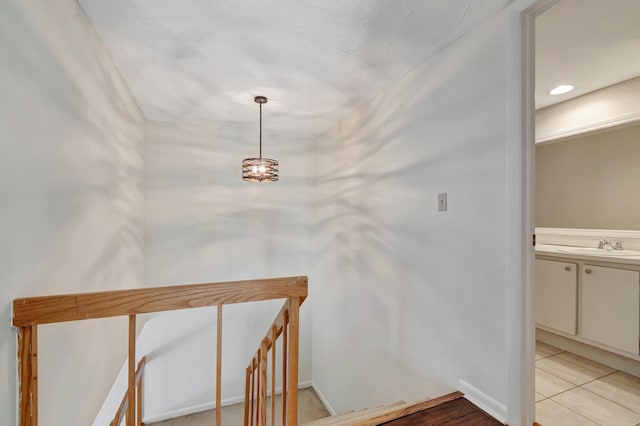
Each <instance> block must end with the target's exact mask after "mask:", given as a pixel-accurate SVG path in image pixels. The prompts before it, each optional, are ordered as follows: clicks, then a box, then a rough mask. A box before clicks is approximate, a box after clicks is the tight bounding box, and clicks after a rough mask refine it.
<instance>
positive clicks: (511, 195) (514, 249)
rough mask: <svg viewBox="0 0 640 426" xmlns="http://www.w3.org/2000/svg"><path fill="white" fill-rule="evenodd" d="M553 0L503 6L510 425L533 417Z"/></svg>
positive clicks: (527, 0) (526, 0) (520, 1)
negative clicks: (543, 64)
mask: <svg viewBox="0 0 640 426" xmlns="http://www.w3.org/2000/svg"><path fill="white" fill-rule="evenodd" d="M559 1H561V0H516V1H514V2H513V3H512V4H510V5H509V6H508V7H507V15H508V16H507V19H508V22H507V34H506V41H507V142H506V150H507V155H506V157H507V164H506V171H507V188H506V193H507V236H506V238H507V259H506V260H507V286H508V288H507V293H508V295H507V306H508V307H507V345H508V346H507V362H508V365H507V392H508V394H507V422H508V424H509V425H514V426H515V425H532V424H533V422H534V419H535V374H534V373H535V355H534V354H535V320H534V317H533V297H534V294H533V279H534V275H533V274H534V271H533V265H534V257H535V249H534V247H533V239H534V233H535V222H534V189H535V187H534V184H535V182H534V180H535V103H534V93H535V18H536V16H537V15H540V14H541V13H543V12H544V11H545V10H547V9H549V8H550V7H552V6H553V5H555V4H556V3H558V2H559Z"/></svg>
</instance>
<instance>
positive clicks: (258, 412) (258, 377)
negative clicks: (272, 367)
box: [254, 349, 262, 426]
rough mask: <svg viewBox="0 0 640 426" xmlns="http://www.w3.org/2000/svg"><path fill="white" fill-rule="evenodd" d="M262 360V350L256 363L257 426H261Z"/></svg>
mask: <svg viewBox="0 0 640 426" xmlns="http://www.w3.org/2000/svg"><path fill="white" fill-rule="evenodd" d="M261 360H262V354H261V353H260V349H258V356H257V361H256V372H255V373H254V374H255V375H256V377H257V379H256V382H257V387H256V426H261V425H260V361H261Z"/></svg>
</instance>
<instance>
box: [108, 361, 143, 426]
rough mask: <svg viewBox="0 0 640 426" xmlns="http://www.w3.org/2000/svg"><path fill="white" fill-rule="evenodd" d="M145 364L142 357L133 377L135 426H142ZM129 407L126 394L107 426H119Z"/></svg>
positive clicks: (127, 394)
mask: <svg viewBox="0 0 640 426" xmlns="http://www.w3.org/2000/svg"><path fill="white" fill-rule="evenodd" d="M146 364H147V357H146V356H143V357H142V359H141V360H140V362H139V363H138V368H137V369H136V377H135V388H136V402H137V404H136V426H142V425H143V423H142V377H143V373H144V366H145V365H146ZM128 407H129V393H128V392H126V393H125V394H124V396H123V397H122V402H120V406H119V407H118V411H117V412H116V415H115V417H114V418H113V420H112V421H111V423H109V426H120V423H121V422H122V419H124V418H125V414H126V412H127V408H128Z"/></svg>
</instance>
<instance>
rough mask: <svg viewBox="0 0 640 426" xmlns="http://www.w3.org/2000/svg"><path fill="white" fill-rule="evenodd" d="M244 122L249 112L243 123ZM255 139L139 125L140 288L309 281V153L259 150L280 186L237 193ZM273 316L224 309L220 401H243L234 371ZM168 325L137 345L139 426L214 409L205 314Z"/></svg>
mask: <svg viewBox="0 0 640 426" xmlns="http://www.w3.org/2000/svg"><path fill="white" fill-rule="evenodd" d="M268 105H269V104H267V106H266V107H265V108H268ZM256 110H257V107H256V105H255V104H253V105H249V106H248V107H247V114H252V113H256V112H257V111H256ZM265 125H267V126H268V121H265ZM257 136H258V135H257V122H256V123H255V125H254V126H253V127H250V128H248V129H246V128H244V127H234V126H227V127H223V128H221V129H218V130H214V129H212V128H207V127H201V126H187V125H177V124H168V123H158V122H153V121H150V122H149V123H148V125H147V157H146V159H147V163H146V167H147V173H146V188H147V216H146V217H147V221H146V224H147V225H146V259H145V265H146V270H145V272H146V275H145V281H146V284H147V285H154V286H155V285H165V284H177V283H199V282H215V281H226V280H238V279H253V278H269V277H278V276H293V275H308V274H309V271H308V257H309V254H310V242H309V223H310V212H309V200H310V188H309V183H310V181H311V176H310V175H311V172H312V168H311V166H310V162H311V155H310V152H311V146H312V144H311V143H309V142H306V143H305V141H304V140H300V139H298V138H295V137H291V136H288V135H273V136H270V137H268V138H265V141H264V142H265V145H264V150H265V151H264V152H265V155H267V156H270V157H272V158H275V159H277V160H279V161H280V170H281V177H280V181H279V182H277V183H263V184H259V183H249V182H243V181H242V178H241V167H240V164H241V161H242V159H243V158H245V157H253V156H255V155H256V154H257V148H258V147H257V142H258V138H257ZM313 285H314V283H313V280H312V279H311V281H310V286H313ZM281 305H282V302H281V301H277V302H260V303H252V304H241V305H230V306H227V307H225V308H224V313H225V315H224V318H223V326H224V330H223V336H224V341H223V348H224V352H223V395H222V398H223V399H229V398H234V397H238V396H242V395H243V394H244V378H245V376H244V372H245V370H244V369H245V368H246V366H247V365H248V361H249V360H250V358H251V356H252V355H253V354H254V352H255V351H256V349H257V348H258V344H259V342H260V340H261V338H262V337H263V336H264V334H265V333H266V331H267V328H268V327H269V325H270V324H271V322H272V321H273V319H274V318H275V315H276V313H277V312H278V310H279V307H280V306H281ZM310 310H311V301H310V300H307V301H306V302H305V304H304V305H303V306H302V314H301V315H302V318H301V320H302V321H303V327H302V331H301V333H302V338H303V341H302V348H301V350H302V353H301V367H300V380H301V381H305V380H310V379H311V367H310V363H311V358H310V356H311V351H310V342H311V327H310ZM171 316H173V318H174V321H173V322H170V321H169V320H166V319H164V317H165V315H163V316H158V317H156V318H153V319H151V320H150V321H149V322H148V323H147V324H146V326H145V330H144V331H143V334H142V335H141V337H140V343H141V345H150V347H151V348H152V349H151V351H152V352H151V353H152V354H153V358H154V361H153V362H152V363H151V364H150V365H149V370H148V373H149V374H148V378H149V381H148V382H147V384H148V386H149V389H150V390H149V392H147V401H146V402H147V415H148V416H150V417H151V418H155V417H157V416H160V417H162V416H164V415H166V414H167V413H170V412H172V411H175V410H183V409H187V410H188V409H191V408H193V407H199V406H204V407H209V406H210V405H211V403H212V402H213V401H215V392H214V385H215V374H214V373H215V371H214V369H215V329H216V327H215V319H216V313H215V308H214V309H202V310H192V311H188V312H187V311H184V312H176V313H172V314H171ZM172 339H175V340H176V341H178V342H180V344H179V345H176V344H172V343H171V340H172ZM193 365H197V366H198V368H196V369H194V368H192V366H193ZM175 389H180V392H179V393H178V394H177V393H176V392H175Z"/></svg>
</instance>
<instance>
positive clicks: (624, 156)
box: [536, 125, 640, 231]
mask: <svg viewBox="0 0 640 426" xmlns="http://www.w3.org/2000/svg"><path fill="white" fill-rule="evenodd" d="M639 164H640V125H635V126H632V127H626V128H622V129H614V130H608V131H606V132H603V133H596V134H592V135H586V136H579V137H576V138H573V139H569V140H564V141H561V142H557V143H550V144H546V145H538V146H536V226H542V227H547V228H585V229H627V230H636V231H638V230H640V214H638V212H640V196H639V195H638V194H640V167H639V166H638V165H639Z"/></svg>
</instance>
